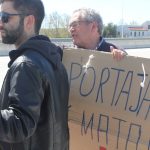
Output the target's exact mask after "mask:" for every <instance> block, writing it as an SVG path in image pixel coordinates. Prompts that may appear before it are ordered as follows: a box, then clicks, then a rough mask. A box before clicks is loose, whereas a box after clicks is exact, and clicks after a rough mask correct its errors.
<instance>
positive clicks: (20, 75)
mask: <svg viewBox="0 0 150 150" xmlns="http://www.w3.org/2000/svg"><path fill="white" fill-rule="evenodd" d="M43 97H44V91H43V88H42V73H41V72H40V70H39V69H38V67H36V66H33V64H30V63H24V62H23V63H21V64H19V65H17V66H15V67H14V68H13V70H12V75H11V79H10V92H9V95H8V100H7V101H8V106H7V108H6V109H4V110H1V113H0V115H1V116H0V140H2V141H5V142H9V143H13V142H21V141H23V140H25V139H27V138H28V137H30V136H31V135H33V133H34V131H35V130H36V126H37V122H38V120H39V116H40V108H41V104H42V100H43Z"/></svg>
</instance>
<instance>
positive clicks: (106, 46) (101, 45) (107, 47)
mask: <svg viewBox="0 0 150 150" xmlns="http://www.w3.org/2000/svg"><path fill="white" fill-rule="evenodd" d="M110 46H113V47H114V48H117V46H115V45H114V44H112V43H108V42H106V41H105V39H104V38H102V37H100V43H99V45H98V47H97V50H98V51H104V52H111V50H110Z"/></svg>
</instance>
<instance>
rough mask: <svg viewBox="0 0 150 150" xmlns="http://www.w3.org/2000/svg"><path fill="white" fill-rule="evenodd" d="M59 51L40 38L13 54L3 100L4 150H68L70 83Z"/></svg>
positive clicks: (0, 149) (0, 133)
mask: <svg viewBox="0 0 150 150" xmlns="http://www.w3.org/2000/svg"><path fill="white" fill-rule="evenodd" d="M59 50H60V49H59V48H58V47H57V46H55V45H54V44H52V43H51V42H50V41H49V39H48V38H47V37H44V36H36V37H33V38H31V39H29V40H28V41H26V42H25V43H24V44H22V45H21V46H20V47H19V48H18V49H17V50H13V51H11V52H10V54H9V55H10V59H11V60H10V62H9V64H8V67H9V69H8V72H7V74H6V77H5V80H4V82H3V86H2V91H1V99H0V111H1V112H0V150H68V138H69V135H68V134H69V133H68V97H69V84H68V77H67V73H66V70H65V68H64V66H63V64H62V63H61V57H60V54H59V53H58V51H59Z"/></svg>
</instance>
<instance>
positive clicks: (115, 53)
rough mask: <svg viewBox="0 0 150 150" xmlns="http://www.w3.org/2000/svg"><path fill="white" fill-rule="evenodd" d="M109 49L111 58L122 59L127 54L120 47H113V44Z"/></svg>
mask: <svg viewBox="0 0 150 150" xmlns="http://www.w3.org/2000/svg"><path fill="white" fill-rule="evenodd" d="M110 50H111V53H112V54H113V58H114V59H116V60H117V61H120V60H122V59H123V58H124V57H125V56H126V55H127V52H125V51H123V50H120V49H115V48H114V47H113V46H110Z"/></svg>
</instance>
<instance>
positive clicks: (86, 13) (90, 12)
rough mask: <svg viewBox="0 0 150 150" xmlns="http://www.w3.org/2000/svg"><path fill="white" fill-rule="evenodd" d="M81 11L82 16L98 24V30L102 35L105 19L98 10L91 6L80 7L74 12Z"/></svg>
mask: <svg viewBox="0 0 150 150" xmlns="http://www.w3.org/2000/svg"><path fill="white" fill-rule="evenodd" d="M76 12H79V13H80V15H81V18H82V19H84V20H86V21H89V22H93V21H95V22H96V23H97V25H98V32H99V34H100V35H102V33H103V20H102V17H101V16H100V14H99V13H98V12H96V11H95V10H94V9H91V8H80V9H77V10H75V11H74V12H73V13H76Z"/></svg>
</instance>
